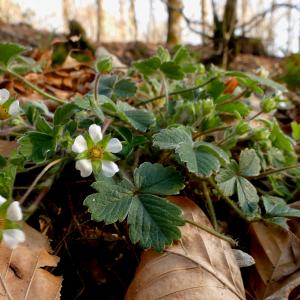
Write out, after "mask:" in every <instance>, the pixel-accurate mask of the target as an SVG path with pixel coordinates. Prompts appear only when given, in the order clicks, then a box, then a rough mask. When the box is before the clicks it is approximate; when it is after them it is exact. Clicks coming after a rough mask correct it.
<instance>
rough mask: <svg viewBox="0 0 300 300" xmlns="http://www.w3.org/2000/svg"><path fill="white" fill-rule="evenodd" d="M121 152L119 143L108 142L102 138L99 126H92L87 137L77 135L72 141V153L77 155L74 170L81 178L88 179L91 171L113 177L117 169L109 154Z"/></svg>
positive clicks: (114, 139) (115, 140)
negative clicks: (77, 158)
mask: <svg viewBox="0 0 300 300" xmlns="http://www.w3.org/2000/svg"><path fill="white" fill-rule="evenodd" d="M121 150H122V144H121V142H120V141H119V140H118V139H116V138H112V139H110V140H109V141H108V140H107V139H105V138H103V135H102V130H101V127H100V126H99V125H96V124H92V125H91V126H90V127H89V135H88V136H87V137H86V138H84V137H83V136H82V135H79V136H77V137H76V139H75V140H74V143H73V145H72V151H73V152H75V153H77V154H78V157H79V160H77V161H76V164H75V168H76V169H77V170H79V171H80V175H81V176H82V177H88V176H90V175H91V174H92V173H93V170H95V171H100V170H101V172H102V174H103V175H104V176H106V177H112V176H114V175H115V174H116V173H117V172H118V171H119V167H118V165H117V164H116V163H114V162H113V159H114V158H113V155H112V154H111V153H118V152H120V151H121Z"/></svg>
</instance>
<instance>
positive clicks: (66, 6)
mask: <svg viewBox="0 0 300 300" xmlns="http://www.w3.org/2000/svg"><path fill="white" fill-rule="evenodd" d="M62 6H63V20H64V28H65V31H68V30H69V21H70V19H71V18H70V10H71V7H72V0H63V2H62Z"/></svg>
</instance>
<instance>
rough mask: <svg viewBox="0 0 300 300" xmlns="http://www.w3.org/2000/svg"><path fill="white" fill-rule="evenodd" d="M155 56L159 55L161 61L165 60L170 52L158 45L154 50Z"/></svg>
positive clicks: (167, 59)
mask: <svg viewBox="0 0 300 300" xmlns="http://www.w3.org/2000/svg"><path fill="white" fill-rule="evenodd" d="M156 53H157V56H158V57H159V59H160V61H161V62H166V61H169V60H170V53H169V50H168V49H166V48H163V47H162V46H160V47H158V49H157V50H156Z"/></svg>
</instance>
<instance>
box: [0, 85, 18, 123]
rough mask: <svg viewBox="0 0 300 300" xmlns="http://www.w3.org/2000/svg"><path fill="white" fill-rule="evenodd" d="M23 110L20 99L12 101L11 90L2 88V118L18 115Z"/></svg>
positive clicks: (0, 94) (0, 105)
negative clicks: (10, 97)
mask: <svg viewBox="0 0 300 300" xmlns="http://www.w3.org/2000/svg"><path fill="white" fill-rule="evenodd" d="M20 111H21V108H20V103H19V100H14V101H10V100H9V91H8V90H7V89H0V120H5V119H8V118H9V117H10V116H16V115H17V114H19V113H20Z"/></svg>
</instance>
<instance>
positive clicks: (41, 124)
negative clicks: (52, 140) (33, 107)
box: [35, 114, 53, 135]
mask: <svg viewBox="0 0 300 300" xmlns="http://www.w3.org/2000/svg"><path fill="white" fill-rule="evenodd" d="M35 128H36V130H38V131H40V132H43V133H46V134H49V135H52V134H53V128H52V127H51V126H50V124H49V123H48V122H47V121H46V119H45V118H44V117H43V116H41V115H40V114H38V115H37V116H36V119H35Z"/></svg>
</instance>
